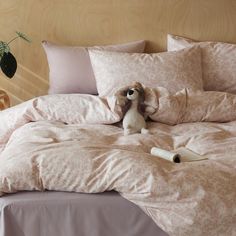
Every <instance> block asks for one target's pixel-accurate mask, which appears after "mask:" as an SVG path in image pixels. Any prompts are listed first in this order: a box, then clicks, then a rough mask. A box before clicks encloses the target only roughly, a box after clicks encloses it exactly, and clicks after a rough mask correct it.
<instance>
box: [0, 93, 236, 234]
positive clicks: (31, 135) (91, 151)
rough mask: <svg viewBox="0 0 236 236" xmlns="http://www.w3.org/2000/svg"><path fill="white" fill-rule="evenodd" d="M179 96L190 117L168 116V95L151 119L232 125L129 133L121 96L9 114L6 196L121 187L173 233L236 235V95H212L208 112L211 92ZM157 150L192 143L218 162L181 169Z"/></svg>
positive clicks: (2, 178)
mask: <svg viewBox="0 0 236 236" xmlns="http://www.w3.org/2000/svg"><path fill="white" fill-rule="evenodd" d="M183 93H185V96H184V99H183ZM157 94H158V93H157ZM178 94H180V95H178ZM178 94H177V95H174V96H177V101H180V102H178V104H180V107H181V108H183V107H185V110H184V111H183V110H181V112H182V113H181V112H180V110H177V109H173V108H172V111H173V113H169V112H167V110H168V109H170V108H169V107H168V106H166V108H167V109H166V110H165V109H164V107H165V106H163V104H164V102H165V104H171V101H172V100H173V96H168V95H167V96H164V97H162V98H158V99H157V100H158V106H157V107H156V110H155V112H154V113H153V114H152V116H151V118H152V119H153V120H156V121H161V122H163V123H165V121H166V123H169V124H175V123H181V121H182V122H191V120H192V121H197V120H198V119H200V121H202V120H204V121H229V120H230V122H228V123H209V122H195V123H183V124H178V125H175V126H169V125H166V124H163V123H157V122H149V123H148V129H149V131H150V134H146V135H143V134H134V135H130V136H124V135H123V129H122V128H120V127H119V125H111V124H113V123H116V122H119V121H120V120H121V119H122V112H121V111H120V109H119V106H117V104H116V99H115V98H107V99H105V98H98V97H94V96H88V95H50V96H45V97H40V98H35V99H33V100H31V101H28V102H25V103H23V104H21V105H18V106H16V107H13V108H10V109H8V110H5V111H2V112H1V113H0V122H1V123H0V144H1V153H0V195H2V194H4V193H11V192H16V191H20V190H40V191H42V190H45V189H48V190H61V191H75V192H87V193H96V192H103V191H107V190H116V191H118V192H119V193H120V194H121V195H122V196H123V197H125V198H126V199H128V200H130V201H132V202H134V203H135V204H137V205H138V206H140V207H141V208H142V209H143V210H144V211H145V212H146V213H147V214H148V215H149V216H150V217H151V218H152V219H153V220H154V221H155V222H156V223H157V224H158V225H159V226H160V227H161V228H162V229H163V230H165V231H166V232H167V233H169V234H170V235H179V236H185V235H186V236H190V235H191V236H195V235H196V236H198V235H199V236H202V235H207V236H211V235H212V236H213V235H214V236H215V235H222V236H223V235H225V236H230V235H232V236H233V235H236V226H235V222H236V188H235V187H236V185H235V183H236V145H235V142H236V114H235V111H236V97H235V96H234V95H228V94H224V95H223V93H220V94H218V95H220V96H221V98H222V96H223V98H224V99H223V100H222V99H221V98H220V99H219V96H216V95H215V94H210V95H209V96H208V97H207V99H208V104H207V105H203V106H202V108H203V109H201V106H200V105H199V103H201V102H202V104H206V97H205V96H207V93H204V94H202V95H201V94H200V93H199V92H191V91H186V90H185V92H183V91H182V92H180V93H178ZM196 94H198V95H199V94H200V95H199V96H196ZM201 96H203V100H202V101H201ZM196 98H197V100H195V99H196ZM162 99H164V100H162ZM175 99H176V97H175V98H174V100H175ZM162 101H164V102H162ZM168 101H169V102H168ZM175 101H176V100H175ZM194 101H197V102H196V103H194ZM204 101H205V102H204ZM217 101H218V102H217ZM222 101H223V102H222ZM182 102H183V103H184V104H185V106H182V105H181V104H182ZM188 104H190V105H188ZM191 104H195V105H196V106H195V107H194V106H193V109H192V111H191V109H190V106H192V105H191ZM170 106H171V105H170ZM174 107H175V108H176V103H174ZM196 108H197V109H200V110H198V111H197V110H196ZM215 109H217V113H214V111H215ZM158 110H159V113H158ZM169 111H171V109H170V110H169ZM165 112H166V115H164V114H165ZM169 114H172V116H171V117H170V115H169ZM173 114H175V115H174V116H173ZM179 114H181V116H179ZM186 114H187V115H186ZM196 114H201V115H198V116H197V117H198V118H196ZM177 116H178V117H181V119H182V120H181V119H180V118H178V117H177ZM191 117H192V118H191ZM170 118H171V119H170ZM211 119H212V120H211ZM32 121H34V122H32ZM153 146H157V147H160V148H163V149H167V150H172V149H175V148H178V147H181V146H185V147H187V148H189V149H190V150H193V151H194V152H196V153H199V154H202V155H207V156H208V157H209V160H205V161H199V162H193V163H181V164H173V163H171V162H168V161H165V160H162V159H159V158H157V157H153V156H151V155H150V154H149V153H150V149H151V147H153Z"/></svg>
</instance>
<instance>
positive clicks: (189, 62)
mask: <svg viewBox="0 0 236 236" xmlns="http://www.w3.org/2000/svg"><path fill="white" fill-rule="evenodd" d="M89 55H90V59H91V63H92V66H93V71H94V74H95V79H96V83H97V89H98V94H99V96H111V95H114V93H115V92H116V90H117V88H121V87H125V86H127V85H130V84H132V83H133V82H134V81H137V82H140V83H142V84H144V85H145V86H147V87H165V88H167V89H168V90H169V92H170V93H175V92H177V91H178V90H181V89H183V88H193V89H202V70H201V51H200V48H199V47H191V48H187V49H183V50H180V51H177V52H162V53H154V54H141V53H140V54H137V53H118V52H108V51H101V50H89Z"/></svg>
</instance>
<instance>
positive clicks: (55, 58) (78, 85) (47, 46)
mask: <svg viewBox="0 0 236 236" xmlns="http://www.w3.org/2000/svg"><path fill="white" fill-rule="evenodd" d="M42 45H43V47H44V50H45V52H46V55H47V59H48V65H49V91H48V93H49V94H56V93H66V94H67V93H87V94H97V93H98V92H97V87H96V82H95V78H94V73H93V69H92V66H91V62H90V58H89V54H88V49H100V50H102V49H104V50H109V51H117V52H132V53H134V52H136V53H141V52H143V51H144V48H145V41H144V40H140V41H135V42H130V43H126V44H118V45H109V46H95V47H88V48H86V47H76V46H74V47H73V46H59V45H56V44H53V43H50V42H47V41H43V42H42Z"/></svg>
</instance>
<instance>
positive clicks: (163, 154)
mask: <svg viewBox="0 0 236 236" xmlns="http://www.w3.org/2000/svg"><path fill="white" fill-rule="evenodd" d="M151 154H152V155H154V156H158V157H160V158H163V159H165V160H168V161H172V162H175V163H180V155H179V154H178V153H174V152H169V151H166V150H164V149H161V148H157V147H153V148H152V149H151Z"/></svg>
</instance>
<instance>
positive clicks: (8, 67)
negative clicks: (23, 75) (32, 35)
mask: <svg viewBox="0 0 236 236" xmlns="http://www.w3.org/2000/svg"><path fill="white" fill-rule="evenodd" d="M16 35H17V36H16V37H14V38H13V39H11V40H10V41H9V42H3V41H0V67H1V69H2V72H3V73H4V74H5V75H6V76H7V77H8V78H12V77H13V76H14V74H15V73H16V69H17V61H16V58H15V57H14V56H13V54H12V53H11V52H10V46H9V45H10V44H11V43H12V42H13V41H15V40H16V39H18V38H21V39H23V40H25V41H26V42H28V43H30V42H31V40H30V39H29V38H28V37H27V36H26V35H25V34H23V33H21V32H16Z"/></svg>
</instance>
